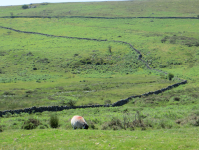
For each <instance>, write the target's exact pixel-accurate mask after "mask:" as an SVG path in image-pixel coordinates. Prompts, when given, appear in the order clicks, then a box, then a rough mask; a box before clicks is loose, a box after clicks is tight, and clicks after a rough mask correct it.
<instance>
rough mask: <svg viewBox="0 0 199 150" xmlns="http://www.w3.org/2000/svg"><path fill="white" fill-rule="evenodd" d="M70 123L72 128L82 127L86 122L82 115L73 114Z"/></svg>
mask: <svg viewBox="0 0 199 150" xmlns="http://www.w3.org/2000/svg"><path fill="white" fill-rule="evenodd" d="M71 125H72V127H73V128H74V129H76V128H77V129H78V128H80V129H82V128H83V127H84V126H85V125H87V123H86V121H85V120H84V118H83V117H82V116H73V118H72V119H71Z"/></svg>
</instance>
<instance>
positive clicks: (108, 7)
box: [0, 0, 199, 17]
mask: <svg viewBox="0 0 199 150" xmlns="http://www.w3.org/2000/svg"><path fill="white" fill-rule="evenodd" d="M198 5H199V4H198V2H197V1H196V0H190V1H187V0H181V1H179V0H167V1H164V0H150V1H146V0H135V1H126V2H125V1H124V2H95V3H92V2H88V3H61V4H48V5H42V4H34V6H37V8H32V9H26V10H24V9H22V6H12V7H1V10H2V11H1V12H0V16H11V13H13V15H14V16H92V17H93V16H96V17H139V16H146V17H157V16H161V17H162V16H166V17H167V16H175V17H176V16H183V17H184V16H186V17H196V16H197V15H199V11H198Z"/></svg>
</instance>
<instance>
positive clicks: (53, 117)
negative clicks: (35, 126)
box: [50, 114, 59, 128]
mask: <svg viewBox="0 0 199 150" xmlns="http://www.w3.org/2000/svg"><path fill="white" fill-rule="evenodd" d="M58 126H59V118H58V116H57V115H55V114H54V115H51V116H50V127H51V128H57V127H58Z"/></svg>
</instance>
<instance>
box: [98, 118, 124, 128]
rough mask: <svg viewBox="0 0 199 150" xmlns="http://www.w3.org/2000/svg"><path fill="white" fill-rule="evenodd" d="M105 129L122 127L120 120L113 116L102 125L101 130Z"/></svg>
mask: <svg viewBox="0 0 199 150" xmlns="http://www.w3.org/2000/svg"><path fill="white" fill-rule="evenodd" d="M107 129H113V130H119V129H123V125H122V122H121V120H120V119H118V118H116V117H113V118H112V119H111V121H109V122H105V123H104V124H103V125H102V130H107Z"/></svg>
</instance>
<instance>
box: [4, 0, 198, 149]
mask: <svg viewBox="0 0 199 150" xmlns="http://www.w3.org/2000/svg"><path fill="white" fill-rule="evenodd" d="M198 5H199V2H197V1H195V0H192V1H188V0H183V1H178V0H172V1H166V2H165V1H156V0H151V1H129V2H102V3H66V4H46V3H45V5H44V4H42V5H41V4H37V5H36V6H37V7H36V8H31V9H23V8H22V6H14V7H1V11H0V16H2V17H3V16H10V15H11V16H34V15H39V16H51V17H52V16H56V17H57V18H12V17H11V18H1V19H0V26H4V27H9V28H13V29H16V30H20V31H28V32H38V33H43V34H49V35H56V36H67V37H79V38H87V40H86V39H78V38H67V37H52V36H45V35H39V34H27V33H21V32H15V31H12V30H8V29H5V28H0V64H1V65H0V77H1V78H0V110H1V111H2V110H7V109H19V108H25V107H32V106H48V105H68V106H74V105H85V104H86V105H88V104H110V103H114V102H116V101H118V100H120V99H124V98H127V97H129V96H132V95H137V94H143V93H146V92H149V91H155V90H158V89H160V88H164V87H167V86H168V85H171V84H174V83H177V82H179V80H178V78H181V79H186V80H188V84H186V85H182V86H179V87H177V88H174V89H172V90H170V91H166V92H164V93H162V94H159V95H152V96H148V97H142V98H136V99H132V100H131V101H130V102H129V103H128V104H127V105H125V106H122V107H115V108H92V109H76V110H64V111H62V112H56V113H55V112H43V113H36V114H30V115H29V114H25V113H23V114H20V115H16V114H14V115H11V114H9V113H8V114H6V115H4V116H3V117H2V118H0V132H1V133H0V134H1V135H2V136H0V138H1V139H0V145H1V148H3V149H13V148H18V149H24V148H25V147H26V148H27V149H33V148H37V149H38V147H39V148H40V149H44V148H46V149H49V148H52V145H53V146H54V145H55V146H59V148H64V146H66V145H69V147H70V148H71V149H93V148H95V149H110V148H113V147H115V149H119V148H120V149H121V148H122V149H131V148H134V149H144V148H147V149H150V148H151V149H162V148H164V149H197V148H198V145H197V144H198V134H196V133H198V128H197V127H198V126H199V94H198V90H199V82H198V79H199V76H198V70H199V67H198V63H199V61H198V59H199V45H198V42H199V37H198V32H199V31H198V27H199V20H198V19H153V18H148V19H147V18H145V19H144V18H143V19H140V18H135V19H121V18H117V19H102V18H101V19H100V18H83V17H82V18H81V17H80V18H67V17H66V18H63V17H59V16H69V17H70V16H94V17H98V16H99V17H103V16H106V17H134V16H159V17H161V16H171V17H172V16H182V17H197V16H198V15H199V10H198ZM127 6H128V7H127ZM69 8H70V9H69ZM80 8H81V9H80ZM99 10H100V11H99ZM102 10H103V11H102ZM69 11H70V12H69ZM132 11H133V12H132ZM90 39H99V41H96V40H90ZM102 40H105V41H102ZM116 41H124V42H127V43H130V44H132V45H133V46H134V48H136V49H138V50H139V51H140V52H141V54H142V59H143V60H145V61H146V62H147V63H148V64H149V65H150V66H151V67H152V68H154V69H159V70H163V71H165V72H168V73H170V74H168V75H165V74H163V73H158V72H156V71H152V70H149V69H147V68H146V66H145V64H144V63H143V62H142V61H140V60H139V59H138V54H137V53H136V52H135V51H134V50H133V49H132V48H131V47H130V46H129V45H128V44H125V43H122V42H116ZM170 79H171V80H170ZM77 114H78V115H82V116H83V117H84V118H85V120H86V121H87V123H88V124H89V126H90V128H89V130H91V131H89V130H88V131H80V130H77V131H72V127H71V125H70V118H72V116H73V115H77ZM53 117H54V118H53ZM56 117H57V118H56ZM51 121H52V122H55V124H54V125H53V123H52V122H51ZM51 127H53V128H57V129H53V130H52V129H51ZM35 128H36V129H35ZM22 129H23V130H22ZM24 129H28V131H26V130H24ZM29 129H34V130H33V131H31V130H29ZM41 129H44V130H41ZM65 129H67V130H65ZM98 130H100V131H98ZM111 130H117V132H113V131H111ZM82 134H84V138H83V139H82V138H78V139H77V136H78V135H82ZM10 135H13V136H12V137H11V136H10ZM5 137H6V138H5ZM8 137H9V138H8ZM96 137H98V138H96ZM44 139H45V140H44ZM55 139H56V140H55ZM98 139H99V140H98ZM109 140H111V141H112V142H110V141H109ZM33 141H37V144H34V145H33ZM62 141H63V142H62ZM80 142H82V145H84V147H80V146H78V144H79V143H80ZM164 142H165V143H167V144H165V143H164ZM49 143H50V144H49ZM113 145H114V146H113ZM37 146H38V147H37ZM97 146H99V147H97Z"/></svg>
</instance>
